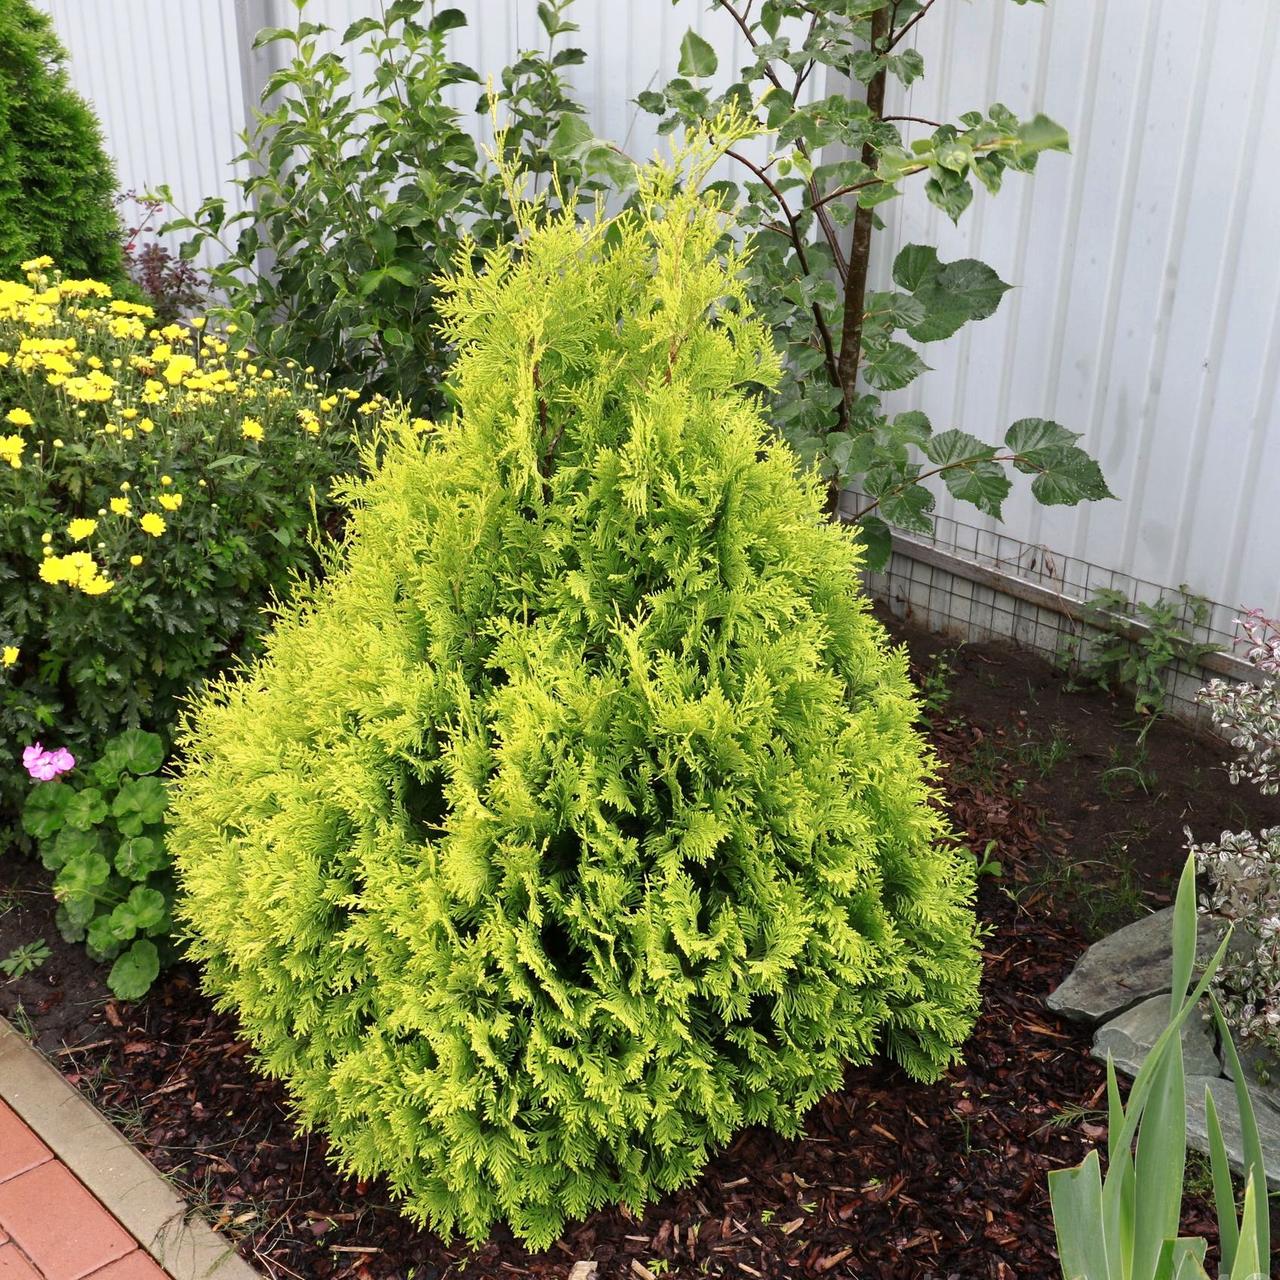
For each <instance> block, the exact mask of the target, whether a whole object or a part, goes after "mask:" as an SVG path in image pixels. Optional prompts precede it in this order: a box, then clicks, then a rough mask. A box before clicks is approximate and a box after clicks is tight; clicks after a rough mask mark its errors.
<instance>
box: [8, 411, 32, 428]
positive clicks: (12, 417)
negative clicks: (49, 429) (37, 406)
mask: <svg viewBox="0 0 1280 1280" xmlns="http://www.w3.org/2000/svg"><path fill="white" fill-rule="evenodd" d="M4 420H5V421H6V422H10V423H12V424H13V425H14V426H15V427H34V426H35V425H36V420H35V419H34V418H33V417H32V416H31V415H30V414H29V413H28V412H27V411H26V410H25V409H23V408H17V409H10V410H9V412H8V413H6V414H5V415H4Z"/></svg>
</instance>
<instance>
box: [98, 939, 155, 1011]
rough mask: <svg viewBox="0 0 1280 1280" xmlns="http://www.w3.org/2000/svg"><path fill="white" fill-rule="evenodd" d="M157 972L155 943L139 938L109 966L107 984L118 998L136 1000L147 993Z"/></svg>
mask: <svg viewBox="0 0 1280 1280" xmlns="http://www.w3.org/2000/svg"><path fill="white" fill-rule="evenodd" d="M159 973H160V953H159V952H158V951H157V950H156V944H155V943H154V942H151V941H149V940H148V939H146V938H140V939H139V940H138V941H137V942H135V943H134V944H133V946H131V947H130V948H129V950H128V951H126V952H125V953H124V955H122V956H121V957H120V958H119V959H118V960H117V961H116V962H115V964H113V965H112V966H111V972H110V974H109V975H108V976H107V986H109V987H110V988H111V990H112V992H113V993H114V994H115V996H116V997H117V998H118V999H120V1000H137V999H139V998H141V997H142V996H144V995H146V994H147V992H148V991H149V990H150V988H151V984H152V983H153V982H154V981H155V980H156V977H157V976H158V975H159Z"/></svg>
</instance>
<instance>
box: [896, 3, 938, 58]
mask: <svg viewBox="0 0 1280 1280" xmlns="http://www.w3.org/2000/svg"><path fill="white" fill-rule="evenodd" d="M937 2H938V0H925V3H924V7H923V8H922V9H921V10H920V12H919V13H917V14H916V16H915V17H914V18H912V19H911V21H910V22H908V23H907V24H906V25H905V26H904V27H903V28H902V29H901V30H900V31H896V32H894V33H893V34H892V35H890V37H889V43H888V44H886V45H885V47H884V51H885V53H888V52H890V50H892V49H893V48H894V46H895V45H896V44H897V43H898V41H900V40H901V39H902V37H903V36H905V35H906V34H907V32H908V31H910V30H911V28H912V27H914V26H915V25H916V23H917V22H919V21H920V19H921V18H923V17H924V15H925V14H926V13H928V12H929V10H930V9H932V8H933V6H934V5H935V4H937Z"/></svg>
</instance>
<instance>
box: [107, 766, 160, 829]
mask: <svg viewBox="0 0 1280 1280" xmlns="http://www.w3.org/2000/svg"><path fill="white" fill-rule="evenodd" d="M168 805H169V795H168V792H167V791H166V790H165V785H164V783H163V782H161V781H160V779H159V778H130V779H129V780H128V781H127V782H125V783H123V784H122V785H121V787H120V793H119V795H117V796H116V798H115V801H114V802H113V804H112V806H111V812H112V814H113V815H114V816H115V819H116V825H117V826H119V828H120V830H121V832H122V833H123V834H124V835H127V836H138V835H141V834H142V829H143V828H144V827H148V826H151V825H152V824H153V823H156V822H159V821H161V819H162V818H163V817H164V814H165V810H166V809H167V808H168Z"/></svg>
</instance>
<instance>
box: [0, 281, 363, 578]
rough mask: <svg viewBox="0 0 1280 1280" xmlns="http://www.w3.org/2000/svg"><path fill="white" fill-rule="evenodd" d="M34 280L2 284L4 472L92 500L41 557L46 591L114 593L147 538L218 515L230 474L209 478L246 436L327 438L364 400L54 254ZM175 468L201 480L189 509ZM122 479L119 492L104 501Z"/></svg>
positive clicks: (58, 522)
mask: <svg viewBox="0 0 1280 1280" xmlns="http://www.w3.org/2000/svg"><path fill="white" fill-rule="evenodd" d="M23 273H24V276H25V279H22V280H0V431H2V430H3V429H4V428H6V427H7V428H8V429H9V430H10V432H11V433H10V434H7V435H5V434H0V476H3V475H5V474H8V473H9V472H8V470H6V469H5V468H4V464H8V468H9V469H11V470H13V471H23V469H24V467H25V468H26V471H25V472H24V475H32V476H34V477H35V480H34V483H36V484H37V486H38V487H37V492H44V493H62V494H65V495H66V498H64V499H63V501H66V500H67V498H69V497H70V495H71V494H72V493H74V494H76V495H78V496H77V497H76V498H75V499H74V507H73V509H72V510H69V511H65V512H64V513H63V514H62V515H61V518H55V519H54V520H53V521H52V522H51V524H52V528H51V529H50V530H49V531H47V532H46V533H45V534H44V537H43V539H42V542H43V546H41V547H40V548H38V549H37V550H38V551H39V552H40V553H41V559H40V565H39V576H40V578H41V580H42V581H44V582H47V583H55V584H63V585H67V586H70V587H72V588H74V589H76V590H79V591H82V592H85V593H86V594H88V595H102V594H104V593H105V592H107V591H109V590H110V589H111V587H112V585H113V579H114V578H115V577H118V576H120V575H121V573H123V574H125V575H127V572H128V570H127V569H126V568H125V566H128V567H130V568H137V567H139V566H140V565H141V564H142V563H143V559H144V557H143V555H142V554H141V548H140V547H139V546H138V538H139V535H141V536H142V537H143V538H144V539H146V540H155V539H160V538H163V537H164V536H165V535H166V533H168V532H169V530H170V528H171V526H172V525H174V524H186V523H187V520H188V519H189V518H195V519H199V517H200V513H201V511H203V512H204V516H205V520H206V521H207V519H208V513H209V512H210V511H211V510H216V506H214V505H212V504H214V503H215V502H216V489H217V483H218V478H219V477H220V476H221V475H222V474H223V473H222V472H219V471H216V470H209V472H208V478H207V479H206V477H205V476H204V475H200V474H198V473H199V472H200V471H203V470H205V468H209V467H217V466H219V465H223V460H224V459H232V458H234V456H235V455H237V454H241V453H243V452H244V445H245V442H246V441H249V442H254V443H258V442H264V441H266V442H267V443H268V444H270V442H271V441H273V440H275V439H276V438H278V436H283V435H286V434H292V435H294V436H295V438H300V437H302V436H319V435H321V433H323V432H325V431H326V430H328V429H330V427H331V425H332V424H334V423H335V421H336V420H337V419H338V417H339V415H340V414H341V413H342V412H343V411H344V410H345V407H346V406H345V401H350V400H358V399H359V394H358V393H357V392H354V391H348V392H345V393H343V399H342V400H340V397H339V396H338V395H326V396H323V397H322V396H321V395H320V390H319V388H318V386H317V385H316V384H315V383H314V382H312V381H310V380H309V378H308V376H307V375H309V374H310V373H311V372H313V371H311V370H308V371H307V374H303V373H302V372H301V371H300V370H298V369H297V368H296V366H294V365H293V364H292V363H291V362H290V363H289V365H288V366H287V367H286V368H284V369H279V368H276V369H273V368H270V367H268V366H266V365H264V364H262V363H261V362H260V359H259V358H258V357H256V356H254V355H253V354H252V353H251V352H249V351H248V350H245V349H240V350H233V343H235V342H242V341H243V337H241V338H236V336H235V334H236V327H235V326H234V325H227V326H226V327H225V329H224V330H223V331H222V332H218V331H217V330H216V329H215V328H214V327H211V326H210V325H209V324H208V323H207V322H206V321H205V320H204V319H203V318H198V319H195V320H191V321H189V322H183V323H176V324H167V325H164V326H162V327H156V326H155V314H154V312H153V311H152V309H151V308H150V307H147V306H143V305H140V304H138V303H134V302H129V301H126V300H125V299H122V298H113V297H112V296H111V290H110V289H109V288H108V287H107V286H106V285H104V284H101V283H100V282H98V281H94V280H74V279H67V278H64V277H62V276H61V275H60V274H59V273H58V272H57V271H55V270H54V269H53V262H52V261H51V260H50V259H49V258H47V257H41V258H33V259H31V260H30V261H29V262H26V263H24V264H23ZM340 404H341V405H342V408H340V407H339V406H340ZM264 447H265V446H264ZM73 459H74V463H73V462H72V460H73ZM175 463H177V464H178V465H179V466H181V467H182V468H183V471H184V472H186V473H188V474H189V473H190V472H192V471H194V472H196V473H197V474H196V475H194V476H192V477H191V484H192V485H193V486H194V488H193V489H192V490H190V491H189V492H188V495H187V498H188V502H187V505H186V506H185V508H184V495H183V493H181V492H179V491H177V490H176V489H175V488H174V482H173V477H172V476H170V475H167V474H165V475H163V476H161V474H160V473H161V471H162V470H163V469H164V467H165V466H166V465H167V466H169V467H173V466H174V464H175ZM64 465H74V467H75V470H74V471H73V472H71V473H69V477H68V483H67V486H66V487H65V488H64V486H63V485H62V484H61V483H60V482H59V481H58V479H57V473H58V472H59V470H60V469H61V467H63V466H64ZM109 476H110V477H113V478H112V479H111V480H110V481H109V482H107V483H106V485H105V487H107V488H108V490H111V489H115V490H116V495H115V496H108V495H104V494H102V488H103V487H104V482H105V481H107V477H109ZM95 477H96V483H95ZM3 483H10V482H3ZM12 483H18V481H17V480H15V481H13V482H12ZM24 483H26V482H25V481H24ZM135 486H136V487H135ZM183 487H186V486H183ZM95 491H96V493H97V494H98V495H100V496H98V497H97V500H96V501H93V500H92V499H90V503H91V504H92V506H91V509H90V510H88V511H85V510H84V509H83V508H84V506H85V505H86V503H85V501H84V499H85V498H86V497H87V496H88V494H91V493H94V492H95ZM193 496H194V498H195V505H194V506H193V504H192V502H191V501H189V499H191V498H192V497H193ZM98 503H102V504H103V505H102V506H101V507H98V508H97V512H96V516H95V513H94V510H93V509H92V508H93V507H97V504H98ZM75 507H78V508H79V509H78V510H77V509H75ZM102 517H106V519H103V518H102ZM59 529H60V530H61V532H60V533H59V532H58V530H59ZM170 536H172V534H170ZM55 538H56V542H55ZM64 540H65V541H64ZM131 542H132V545H130V544H131ZM58 543H61V545H60V546H59V545H57V544H58ZM76 544H80V546H79V548H77V547H76ZM87 544H91V546H92V552H93V554H91V552H90V546H89V545H87ZM59 551H62V552H63V554H58V552H59ZM95 554H96V555H97V556H98V559H97V560H95V559H94V555H95ZM100 561H101V562H102V563H100ZM107 565H113V566H117V572H116V573H115V574H111V573H109V572H108V569H107Z"/></svg>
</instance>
